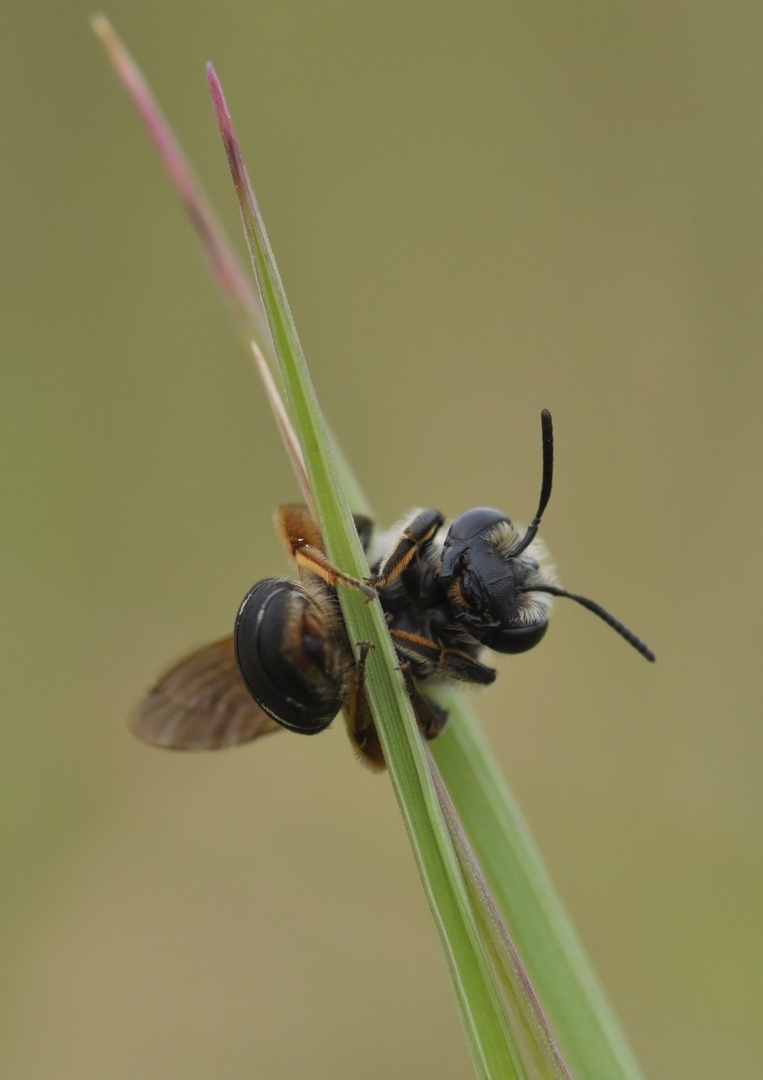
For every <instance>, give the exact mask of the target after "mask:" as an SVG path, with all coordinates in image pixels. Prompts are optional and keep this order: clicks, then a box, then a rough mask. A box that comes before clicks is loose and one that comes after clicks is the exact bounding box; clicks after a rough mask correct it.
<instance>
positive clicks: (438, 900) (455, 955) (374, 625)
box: [209, 69, 525, 1080]
mask: <svg viewBox="0 0 763 1080" xmlns="http://www.w3.org/2000/svg"><path fill="white" fill-rule="evenodd" d="M209 79H210V87H211V90H212V95H213V100H214V103H215V109H216V112H217V116H218V123H219V124H220V130H221V133H222V136H223V141H224V144H225V147H226V152H227V154H228V160H229V163H230V165H231V172H232V175H233V180H234V184H235V187H236V191H237V193H238V197H239V204H240V206H241V212H242V217H243V221H244V229H245V232H246V235H247V242H248V243H249V247H250V251H251V254H252V262H253V265H254V268H255V274H256V276H257V281H258V284H259V287H260V295H261V297H262V302H263V307H264V309H265V312H266V315H267V317H268V322H269V325H270V329H271V333H272V337H273V341H274V344H275V348H276V352H277V355H278V358H279V361H280V363H281V366H282V373H283V379H284V384H285V387H286V393H287V398H288V400H289V403H290V405H291V409H292V413H293V420H294V426H295V429H296V431H297V434H298V437H299V439H300V442H301V445H302V451H303V454H304V459H305V464H306V466H307V469H308V473H309V475H310V479H311V483H312V487H313V495H314V499H315V504H316V507H317V510H318V515H319V520H320V525H321V530H322V533H323V539H324V542H325V544H326V549H327V553H328V554H329V556H330V558H331V559H332V561H334V562H335V563H336V564H337V565H338V566H339V567H341V569H342V570H343V571H344V572H346V573H349V574H351V575H352V576H354V577H356V578H362V577H363V576H364V574H367V572H368V571H367V567H366V565H365V559H364V556H363V552H362V549H361V546H360V542H359V540H358V536H357V532H356V530H355V527H354V525H353V522H352V518H351V516H350V513H349V508H348V506H347V504H346V500H345V497H344V493H343V491H342V487H341V483H340V481H339V477H338V475H337V472H336V468H335V466H334V463H333V459H332V455H331V450H330V447H329V442H328V439H327V436H326V433H325V429H324V425H323V421H322V417H321V414H320V409H319V406H318V402H317V400H316V397H315V393H314V390H313V386H312V382H311V380H310V377H309V373H308V371H307V366H306V364H305V361H304V356H303V354H302V349H301V346H300V343H299V339H298V336H297V332H296V328H295V326H294V322H293V319H292V317H291V312H290V310H289V307H288V303H287V301H286V297H285V294H284V290H283V286H282V284H281V281H280V277H279V274H278V270H277V267H276V265H275V259H274V257H273V253H272V250H271V248H270V244H269V241H268V238H267V234H266V231H265V227H264V223H263V221H262V218H261V215H260V213H259V209H258V207H257V203H256V200H255V198H254V193H253V191H252V188H251V185H250V183H249V179H248V176H247V173H246V168H245V166H244V163H243V160H242V158H241V153H240V150H239V146H238V142H237V140H236V137H235V133H234V130H233V126H232V122H231V119H230V115H229V113H228V110H227V106H226V104H225V100H224V97H223V94H222V89H221V87H220V84H219V81H218V80H217V78H216V76H215V74H214V72H213V71H212V70H211V69H210V70H209ZM339 592H340V599H341V602H342V608H343V612H344V615H345V619H346V622H347V626H348V630H349V633H350V639H351V640H352V641H354V642H360V641H368V642H370V643H371V645H372V646H373V651H372V653H371V654H370V656H369V660H368V665H367V680H366V692H367V695H368V699H369V702H370V704H371V708H372V711H373V715H374V719H375V721H376V723H377V726H378V731H379V736H380V739H381V741H382V746H383V749H384V754H385V758H386V761H387V765H388V768H389V771H390V776H391V778H392V782H393V785H394V788H395V792H396V794H397V797H398V800H399V803H400V806H401V810H402V813H403V818H404V821H405V825H406V828H407V830H408V834H409V837H410V840H411V843H412V846H413V850H414V854H415V856H416V860H417V863H418V867H419V871H420V874H421V878H422V881H423V884H424V889H425V892H426V895H427V899H428V901H429V904H430V908H431V910H432V914H433V916H434V920H435V924H436V926H437V929H438V931H439V933H440V939H441V942H442V945H443V949H444V951H445V955H446V959H447V963H448V967H449V970H450V972H451V976H452V979H453V983H454V987H455V991H456V997H457V1000H458V1004H459V1011H460V1014H461V1018H462V1022H463V1024H464V1028H465V1031H466V1034H467V1041H468V1045H469V1049H470V1052H471V1055H472V1060H473V1062H474V1066H475V1070H476V1072H477V1074H478V1076H480V1077H486V1078H491V1080H492V1078H493V1077H507V1078H508V1077H517V1078H522V1077H524V1076H525V1073H524V1068H523V1066H522V1064H521V1061H520V1059H519V1056H518V1052H517V1050H516V1047H515V1046H514V1042H513V1038H512V1035H511V1031H510V1027H509V1023H508V1018H507V1016H506V1011H505V1007H504V1003H503V1000H502V998H501V995H500V992H499V990H498V987H497V985H496V983H495V978H494V973H493V970H492V967H491V965H490V962H489V959H488V956H487V953H486V949H485V946H484V944H483V942H482V940H481V937H480V933H479V929H478V927H477V924H476V920H475V916H474V912H473V910H472V906H471V903H470V898H469V894H468V890H467V888H466V885H465V882H464V880H463V877H462V876H461V872H460V869H459V867H458V861H457V858H456V855H455V852H454V850H453V847H452V844H451V841H450V837H449V834H448V830H447V827H446V825H445V823H444V820H443V817H442V813H441V810H440V806H439V801H438V798H437V794H436V792H435V790H434V786H433V783H432V779H431V775H430V773H429V770H428V767H427V762H426V759H425V757H424V753H423V748H422V745H421V741H420V737H419V734H418V730H417V727H416V722H415V719H414V717H413V713H412V711H411V707H410V702H409V700H408V696H407V693H406V691H405V687H404V684H403V680H402V678H401V676H400V673H399V671H398V670H397V668H398V660H397V657H396V654H395V652H394V649H393V647H392V643H391V641H390V638H389V634H388V632H387V627H386V622H385V620H384V616H383V613H382V610H381V606H380V605H379V603H378V602H376V601H375V602H373V603H367V602H366V601H365V600H364V598H363V597H362V596H361V595H360V594H359V592H358V591H357V590H355V589H351V588H342V587H340V588H339Z"/></svg>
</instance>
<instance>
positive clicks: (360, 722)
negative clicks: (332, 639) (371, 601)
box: [345, 641, 385, 772]
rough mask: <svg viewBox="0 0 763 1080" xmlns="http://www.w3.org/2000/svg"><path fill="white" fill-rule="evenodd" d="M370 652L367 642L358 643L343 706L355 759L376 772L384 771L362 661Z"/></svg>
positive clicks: (369, 644) (363, 661)
mask: <svg viewBox="0 0 763 1080" xmlns="http://www.w3.org/2000/svg"><path fill="white" fill-rule="evenodd" d="M372 648H373V646H372V645H371V643H370V642H368V641H361V642H360V643H359V644H358V660H357V667H356V673H355V678H354V679H353V682H352V687H351V689H350V692H349V695H348V698H347V701H346V702H345V718H346V722H347V734H348V735H349V736H350V741H351V742H352V743H353V744H354V746H355V750H356V752H357V755H358V757H359V758H360V760H361V761H362V762H363V763H364V764H365V765H368V767H369V768H370V769H374V770H375V771H376V772H380V771H381V770H382V769H383V768H384V767H385V761H384V753H383V751H382V748H381V742H380V741H379V733H378V732H377V730H376V725H375V724H374V719H373V717H372V716H371V709H370V707H369V704H368V698H367V697H366V694H365V681H366V658H367V656H368V653H369V652H370V650H371V649H372Z"/></svg>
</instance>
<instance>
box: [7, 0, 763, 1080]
mask: <svg viewBox="0 0 763 1080" xmlns="http://www.w3.org/2000/svg"><path fill="white" fill-rule="evenodd" d="M89 11H90V9H89V7H88V6H87V5H85V4H80V3H75V2H68V3H58V4H47V5H46V4H42V5H30V4H27V3H22V2H21V0H8V2H7V3H6V4H5V6H4V15H3V21H2V22H3V32H2V35H0V52H1V54H2V63H0V80H1V81H2V86H3V101H4V108H3V109H2V111H1V112H0V125H1V126H2V132H3V142H2V145H3V148H4V153H3V164H2V198H1V199H0V214H1V215H2V237H3V245H2V246H3V260H2V283H1V289H2V310H3V318H2V331H1V332H2V365H3V380H2V395H1V396H0V410H2V416H1V418H0V439H1V440H2V450H3V452H2V458H1V459H0V461H1V463H0V482H1V484H2V489H1V495H0V497H1V499H2V507H3V512H2V522H3V524H2V533H1V538H0V553H1V554H0V575H1V580H2V597H3V599H2V608H3V624H2V625H3V629H2V633H3V641H2V649H3V656H4V663H3V665H2V673H3V674H2V679H3V684H4V689H3V697H2V701H3V707H2V708H3V711H2V729H1V731H2V755H1V757H0V771H1V773H2V775H1V776H0V800H1V802H2V820H1V825H2V832H1V833H0V844H1V845H2V846H1V848H0V858H1V865H2V868H3V878H4V880H3V887H2V954H1V956H0V971H1V972H2V975H1V976H0V979H1V980H2V1016H3V1022H2V1024H3V1027H2V1036H1V1037H0V1059H1V1061H0V1067H1V1069H2V1076H3V1077H4V1078H5V1077H7V1078H13V1080H16V1078H18V1080H21V1078H24V1080H28V1078H35V1080H36V1078H48V1077H56V1080H70V1078H71V1080H74V1078H77V1080H101V1078H103V1077H109V1078H110V1080H123V1078H125V1080H126V1078H133V1077H136V1076H141V1077H157V1078H159V1077H161V1078H163V1080H164V1078H175V1077H182V1078H183V1080H202V1078H204V1080H207V1078H210V1077H214V1078H215V1080H229V1078H231V1080H232V1078H239V1077H250V1076H258V1077H274V1078H289V1077H297V1076H299V1077H303V1076H306V1075H309V1076H311V1077H314V1078H318V1080H321V1078H323V1077H326V1078H328V1077H332V1078H336V1077H361V1076H362V1077H364V1078H370V1080H374V1078H387V1077H391V1076H401V1077H420V1076H433V1077H434V1076H437V1077H438V1078H441V1080H449V1078H455V1077H464V1076H469V1075H470V1074H471V1067H470V1064H469V1060H468V1056H467V1053H466V1050H465V1047H464V1044H463V1038H462V1035H461V1032H460V1028H459V1025H458V1021H457V1018H456V1012H455V1007H454V1003H453V999H452V995H451V990H450V986H449V983H448V979H447V976H446V973H445V967H444V963H443V960H442V958H441V956H440V955H439V952H438V947H437V943H436V938H435V934H434V931H433V927H432V925H431V921H430V917H429V914H428V911H427V909H426V906H425V903H424V900H423V898H422V895H421V893H420V889H419V887H418V882H417V878H416V873H415V870H414V867H413V862H412V858H411V855H410V853H409V851H408V849H407V846H406V840H405V836H404V834H403V829H402V827H401V824H400V821H399V819H398V815H397V811H396V807H395V805H394V801H393V798H392V796H391V793H390V789H389V785H388V783H387V781H386V780H385V779H384V778H378V777H374V776H372V775H370V774H368V773H367V772H365V771H364V770H362V769H361V768H359V767H358V766H357V764H356V763H355V761H354V759H353V755H352V753H351V752H350V749H349V746H348V744H347V741H346V739H345V737H344V734H343V732H342V727H341V724H337V725H335V728H334V729H332V730H331V731H330V732H329V733H327V734H325V735H324V736H322V737H321V738H318V739H313V740H308V739H299V738H297V737H295V736H289V735H287V734H283V735H279V736H278V737H275V738H273V739H269V740H266V741H265V742H263V743H262V744H261V745H259V746H253V747H250V748H247V749H242V750H239V751H237V752H232V753H229V754H221V755H219V756H214V755H210V756H208V757H205V756H195V757H188V756H183V755H178V756H174V755H171V754H163V753H159V752H156V751H151V750H149V749H147V748H145V747H143V746H141V745H140V744H138V743H137V742H136V741H134V740H133V739H132V737H131V736H130V735H129V734H128V733H127V731H126V728H125V719H126V717H127V716H128V714H129V713H130V710H131V709H132V708H133V707H134V705H135V703H136V702H137V700H138V699H139V698H140V696H141V694H142V692H143V691H144V689H145V688H146V687H147V686H148V685H149V684H150V682H151V681H152V679H153V678H154V676H155V675H156V674H157V672H158V671H159V670H161V669H162V668H163V667H164V666H166V664H167V663H168V662H169V661H171V660H173V659H174V658H175V657H177V656H178V655H180V654H182V653H183V652H184V651H186V650H187V649H189V648H191V647H193V646H195V645H198V644H201V643H203V642H204V641H205V640H208V639H211V638H213V637H215V636H218V635H220V634H222V633H225V632H226V631H227V630H228V629H229V628H230V626H231V624H232V619H233V615H234V613H235V611H236V608H237V605H238V603H239V601H240V599H241V597H242V596H243V594H244V592H245V591H246V590H247V589H248V587H249V586H250V585H251V584H252V583H253V581H255V580H256V579H258V578H260V577H264V576H266V575H269V574H281V573H283V572H285V569H286V567H285V561H284V558H283V555H282V553H281V550H280V547H279V544H278V541H277V540H276V538H275V536H274V535H273V533H272V530H271V526H270V517H271V513H272V511H273V509H274V507H275V506H276V505H277V504H278V503H279V502H283V501H288V500H291V499H294V498H297V497H298V492H297V488H296V485H295V482H294V480H293V478H292V476H291V474H290V470H289V467H288V465H287V463H286V461H285V460H284V455H283V453H282V451H281V448H280V444H279V442H278V439H277V436H276V435H275V432H274V428H273V423H272V421H271V419H270V416H269V414H268V410H267V407H266V405H265V404H264V401H263V395H262V392H261V390H260V387H259V386H258V384H257V381H256V378H255V376H254V373H253V370H252V367H251V365H250V362H249V360H248V357H247V354H246V351H245V349H244V348H243V346H242V345H241V344H240V342H239V340H238V338H237V336H236V332H235V330H234V328H233V326H232V324H231V323H230V321H229V319H228V316H227V313H226V311H225V309H224V307H223V305H222V304H221V302H220V300H219V298H218V296H217V295H216V293H215V290H214V287H213V286H212V284H211V282H210V279H209V276H208V274H207V271H206V269H205V266H204V264H203V261H202V258H201V256H200V253H199V250H198V248H197V244H196V240H195V238H194V236H193V235H192V233H191V230H190V228H189V226H188V224H187V222H186V220H185V218H184V216H183V213H182V211H181V209H180V208H179V205H178V203H177V200H176V198H175V196H174V194H173V193H172V191H171V190H170V188H169V185H168V183H167V182H166V180H165V178H164V175H163V174H162V172H161V170H160V167H159V165H158V163H157V161H156V158H155V155H154V152H153V150H152V148H151V147H150V145H149V143H148V140H147V139H146V137H145V135H144V133H143V131H142V129H141V128H140V127H139V124H138V121H137V119H136V117H135V116H134V114H133V112H132V110H131V107H130V105H129V104H128V103H127V101H126V99H125V97H124V95H123V93H122V91H121V89H120V88H119V87H118V85H117V83H116V81H115V79H114V77H113V75H112V73H111V71H110V70H109V68H108V65H107V62H106V60H105V58H104V56H103V55H102V53H101V51H100V47H99V46H98V44H97V43H96V41H95V39H94V38H93V37H92V35H91V33H90V31H89V28H88V25H87V16H88V14H89ZM107 14H108V15H109V17H110V18H111V19H112V21H113V22H114V24H115V26H116V27H117V29H118V30H119V31H120V32H121V33H122V35H123V36H124V38H125V40H126V42H127V44H128V45H129V46H130V47H131V48H132V50H133V51H134V53H135V55H136V57H137V59H138V61H139V63H140V64H141V65H142V66H143V68H144V71H145V72H146V74H147V76H148V77H149V79H150V80H151V82H152V84H153V86H154V89H155V90H156V92H157V94H158V96H159V98H160V100H161V101H162V103H163V105H164V108H165V110H166V112H167V114H168V115H169V117H170V119H171V120H172V122H173V123H174V125H175V127H176V130H177V132H178V134H179V136H180V138H181V140H182V141H183V143H184V144H185V146H186V149H187V151H188V152H189V154H190V156H191V158H192V160H193V161H194V162H195V164H196V166H197V170H198V172H199V174H200V176H201V178H202V180H203V182H204V184H205V186H206V188H207V190H208V192H209V194H210V196H211V198H212V199H213V201H214V202H215V204H216V205H217V207H218V208H219V211H220V213H221V215H222V217H223V219H224V220H225V222H226V223H227V224H228V225H229V226H230V229H231V231H232V233H233V234H234V235H235V237H236V238H237V240H238V236H239V226H238V219H237V211H236V208H235V204H234V198H233V194H232V191H231V187H230V183H229V178H228V175H227V168H226V163H225V160H224V155H223V152H222V150H221V147H220V144H219V140H218V137H217V134H216V130H215V126H214V121H213V117H212V110H211V107H210V104H209V101H208V95H207V89H206V83H205V79H204V70H203V64H204V61H205V60H206V59H207V58H212V59H213V60H214V61H215V64H216V66H217V70H218V72H219V74H220V76H221V78H222V80H223V82H224V85H225V87H226V90H227V93H228V96H229V101H230V103H231V107H232V109H233V111H234V115H235V119H236V123H237V126H238V130H239V135H240V137H241V139H242V142H243V144H244V148H245V151H246V153H247V158H248V162H249V167H250V170H251V173H252V175H253V178H254V181H255V184H256V187H257V190H258V194H259V196H260V201H261V205H262V207H263V210H264V213H265V216H266V220H267V223H268V227H269V230H270V235H271V239H272V241H273V244H274V246H275V249H276V253H277V256H278V259H279V263H280V267H281V271H282V274H283V277H284V280H285V283H286V287H287V290H288V292H289V296H290V299H291V303H292V307H293V310H294V313H295V316H296V319H297V322H298V326H299V329H300V333H301V336H302V341H303V344H304V346H305V349H306V352H307V355H308V358H309V360H310V361H311V364H312V367H313V373H314V378H315V381H316V384H317V387H318V391H319V393H320V395H321V398H322V401H323V405H324V408H325V410H326V412H327V414H328V415H329V417H330V418H331V420H332V423H333V425H334V427H335V429H336V432H337V433H338V435H339V437H340V440H341V442H342V444H343V446H344V447H345V449H346V451H347V453H348V454H349V456H350V458H351V459H352V461H353V462H354V463H355V465H356V468H357V471H358V474H359V476H360V478H361V480H362V481H363V483H364V485H365V486H366V489H367V491H368V493H369V496H370V498H371V499H372V501H373V503H374V506H375V508H376V512H377V515H378V519H379V520H380V521H381V522H384V523H390V522H391V521H393V520H394V519H396V518H397V517H398V515H399V514H400V513H402V512H403V511H404V510H406V509H407V508H408V507H410V506H412V505H417V504H418V505H431V506H438V507H440V508H441V509H442V510H443V511H444V512H446V513H448V514H457V513H459V512H461V511H463V510H464V509H466V508H468V507H470V506H473V505H478V504H487V505H496V506H500V507H503V508H505V509H506V510H508V511H509V513H511V514H512V515H515V516H517V517H518V518H519V519H520V520H524V521H527V520H528V519H529V517H530V516H531V515H532V512H533V510H534V508H535V505H536V500H537V494H538V484H539V477H540V436H539V423H538V413H539V411H540V409H541V408H542V407H543V406H547V407H548V408H550V409H551V410H552V412H553V414H554V419H555V424H556V437H557V471H556V488H555V492H554V497H553V499H552V502H551V506H550V508H549V511H548V513H547V515H546V520H545V524H544V529H543V535H544V536H545V538H546V540H547V541H548V543H549V545H550V548H551V550H552V552H553V554H554V556H555V558H556V562H557V566H558V569H559V572H560V577H561V580H562V581H563V582H564V583H565V584H566V585H567V587H569V588H572V589H575V590H578V591H580V592H584V593H587V594H588V595H591V596H593V597H595V598H596V599H597V600H599V601H600V602H601V603H603V604H605V605H606V606H608V607H611V608H612V610H613V611H615V612H616V613H617V614H618V615H620V616H621V617H622V618H623V619H625V620H626V621H627V622H628V623H629V624H630V625H631V626H633V628H634V629H635V630H636V631H637V632H639V633H640V634H643V636H644V637H645V638H646V639H647V640H648V641H649V642H650V643H651V644H652V645H653V646H654V648H655V649H656V651H657V653H658V656H659V661H658V664H657V665H656V666H655V667H654V668H650V667H648V666H647V665H646V664H644V663H643V661H641V660H640V659H639V657H637V656H636V655H635V653H633V652H632V651H631V650H629V649H627V648H626V647H625V646H624V645H623V644H622V642H620V641H619V640H618V639H617V638H616V637H615V636H614V635H613V634H611V633H610V632H609V631H607V630H606V628H604V627H603V626H602V625H601V624H600V623H598V622H597V620H595V619H593V618H592V617H591V616H590V615H587V614H586V613H585V612H583V611H581V610H579V609H577V608H576V607H575V606H574V605H571V604H565V603H564V602H560V604H559V605H558V606H557V611H556V614H555V616H554V621H553V625H552V629H551V632H550V633H549V635H548V637H547V639H546V640H545V642H544V643H543V647H542V648H540V649H538V650H537V651H536V652H534V653H530V654H528V655H526V656H521V657H516V658H511V657H508V658H504V659H502V660H500V661H499V664H498V666H499V668H500V671H501V674H500V677H499V680H498V683H497V684H496V686H495V687H494V688H493V689H491V690H490V691H489V692H486V693H484V694H481V695H479V696H478V698H477V700H476V705H477V708H478V711H479V713H480V715H481V716H482V718H483V720H484V725H485V728H486V731H487V734H488V737H489V739H490V741H491V742H492V744H493V746H494V747H495V751H496V754H497V756H498V758H499V759H500V761H501V762H502V764H503V766H504V767H505V770H506V773H507V775H508V776H509V778H510V781H511V783H512V785H513V787H514V789H515V791H516V792H517V794H518V796H519V798H520V800H521V802H522V805H523V807H524V808H525V812H526V814H527V817H528V819H529V822H530V824H531V827H532V829H533V831H534V833H535V836H536V838H537V839H538V841H539V843H540V845H541V847H542V849H543V852H544V854H545V857H546V859H547V862H548V865H549V867H550V870H551V872H552V874H553V877H554V879H555V881H556V883H557V886H558V888H559V891H560V893H561V895H562V896H563V898H564V900H565V902H566V904H567V905H568V907H569V910H570V912H571V914H572V916H573V918H574V920H575V922H576V924H577V926H578V928H579V931H580V933H581V935H582V937H583V939H584V941H585V943H586V946H587V948H588V950H589V952H590V954H591V957H592V959H593V961H594V964H595V966H596V968H597V970H598V972H599V974H600V976H601V978H602V980H603V982H604V984H605V986H606V987H607V989H608V991H609V993H610V995H611V997H612V999H613V1001H614V1003H615V1006H616V1009H617V1011H618V1013H619V1015H620V1016H621V1018H622V1021H623V1023H624V1026H625V1028H626V1030H627V1032H628V1034H629V1036H630V1038H631V1040H632V1042H633V1044H634V1047H635V1049H636V1052H637V1054H638V1057H639V1058H640V1060H641V1062H642V1064H643V1067H644V1070H645V1072H646V1074H647V1076H648V1077H650V1078H654V1080H657V1078H668V1077H670V1078H677V1077H680V1078H684V1077H692V1078H695V1080H700V1078H711V1077H712V1078H717V1077H719V1076H724V1077H725V1076H735V1077H736V1076H738V1077H742V1076H754V1075H758V1074H759V1069H760V1058H761V1053H762V1052H763V1038H762V1037H761V1030H762V1028H763V1024H761V1016H760V1013H761V998H762V997H763V994H762V992H761V971H762V970H763V933H762V932H761V911H762V910H763V865H762V864H763V857H762V856H763V852H762V851H761V829H760V824H761V802H762V800H761V717H760V711H761V709H760V706H761V675H760V668H761V662H760V637H761V635H760V630H759V622H760V611H761V607H762V606H763V595H762V594H763V574H762V572H761V559H760V536H761V497H760V475H761V463H762V462H763V446H762V445H761V432H760V428H761V404H762V402H761V390H762V389H763V368H762V366H761V356H763V315H762V305H761V280H762V279H763V176H762V175H761V173H762V171H763V170H762V166H763V153H762V148H763V144H762V140H763V134H762V133H763V74H762V73H761V62H760V56H761V51H762V50H763V11H762V10H761V9H760V8H758V7H757V6H756V5H751V4H742V3H734V2H729V0H726V2H724V3H721V2H720V0H713V2H704V3H694V4H691V5H687V4H672V3H667V4H666V3H662V4H626V5H621V4H607V3H596V2H583V3H578V4H575V5H569V4H565V3H561V2H555V3H554V2H552V3H548V4H510V3H473V4H436V3H413V4H411V3H386V4H358V3H348V2H346V0H344V2H342V0H337V2H334V3H311V2H308V0H302V2H294V3H283V4H272V3H270V4H256V3H235V2H233V0H218V2H217V3H215V4H212V3H209V2H206V3H204V2H200V0H193V2H188V0H186V2H184V3H180V2H178V0H159V2H157V0H154V2H152V3H148V2H145V0H139V2H136V0H132V2H131V3H126V2H125V0H115V2H114V3H113V4H112V5H111V6H110V7H109V8H108V9H107ZM240 248H241V250H243V244H241V245H240Z"/></svg>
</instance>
